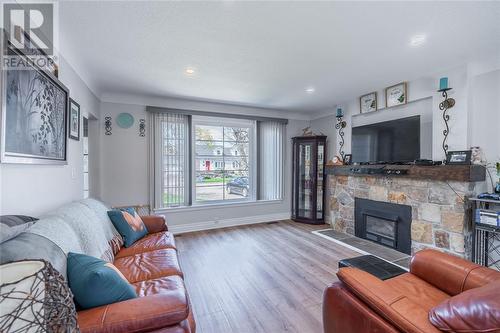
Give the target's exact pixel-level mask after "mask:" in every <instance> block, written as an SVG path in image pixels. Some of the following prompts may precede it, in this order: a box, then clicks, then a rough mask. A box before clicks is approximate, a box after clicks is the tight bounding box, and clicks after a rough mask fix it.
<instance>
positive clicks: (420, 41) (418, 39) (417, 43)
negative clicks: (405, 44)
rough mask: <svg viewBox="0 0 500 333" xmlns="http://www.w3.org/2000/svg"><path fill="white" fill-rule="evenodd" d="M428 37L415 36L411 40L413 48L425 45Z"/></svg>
mask: <svg viewBox="0 0 500 333" xmlns="http://www.w3.org/2000/svg"><path fill="white" fill-rule="evenodd" d="M425 39H426V36H425V35H415V36H413V37H412V38H411V39H410V45H411V46H420V45H422V44H423V43H425Z"/></svg>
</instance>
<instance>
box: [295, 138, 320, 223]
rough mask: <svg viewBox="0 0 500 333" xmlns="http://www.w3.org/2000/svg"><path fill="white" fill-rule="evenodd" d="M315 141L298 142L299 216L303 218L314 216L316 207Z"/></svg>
mask: <svg viewBox="0 0 500 333" xmlns="http://www.w3.org/2000/svg"><path fill="white" fill-rule="evenodd" d="M314 146H315V145H314V143H307V142H301V143H299V144H298V154H297V155H298V156H297V157H298V168H297V169H298V170H297V171H298V184H297V185H298V188H297V194H298V202H297V208H298V210H297V216H298V217H301V218H308V219H312V218H314V213H315V210H316V209H315V207H314V206H313V204H314V201H313V194H314V193H313V191H314V190H315V189H314V183H315V179H314V170H313V168H314V165H313V149H314Z"/></svg>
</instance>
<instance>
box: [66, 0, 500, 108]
mask: <svg viewBox="0 0 500 333" xmlns="http://www.w3.org/2000/svg"><path fill="white" fill-rule="evenodd" d="M59 8H60V45H61V50H60V52H61V53H62V55H63V57H65V58H66V59H67V60H68V61H69V62H70V63H71V64H72V65H73V67H75V69H76V70H77V71H78V73H79V74H80V75H81V76H82V78H83V79H84V80H85V81H86V82H87V84H88V85H89V86H90V87H91V89H93V90H94V92H96V93H97V94H98V95H101V96H102V95H103V94H115V93H116V94H134V95H140V96H152V97H177V98H187V99H197V100H208V101H219V102H227V103H232V104H240V105H251V106H255V107H264V108H274V109H281V110H289V111H307V112H320V111H321V110H325V109H327V108H331V107H332V106H333V105H335V104H336V103H339V102H343V101H346V100H347V99H350V98H354V97H357V96H359V95H360V94H362V93H365V92H369V91H372V90H376V89H380V88H382V87H384V86H387V85H390V84H393V83H397V82H399V81H402V80H412V79H415V78H419V77H422V76H425V75H426V74H429V73H432V72H436V71H438V70H442V69H446V68H452V67H454V66H458V65H462V64H464V63H466V62H468V61H472V60H475V59H477V58H480V57H485V56H490V55H493V54H495V53H497V54H499V57H500V24H499V22H500V2H477V1H475V2H238V1H224V2H130V1H118V2H63V3H60V7H59ZM416 34H425V35H426V36H427V42H426V43H425V44H423V45H422V46H420V47H411V46H410V45H409V42H410V39H411V37H412V36H414V35H416ZM187 67H193V68H195V69H196V72H195V75H193V76H192V77H189V76H187V75H186V74H185V72H184V70H185V69H186V68H187ZM307 87H314V88H315V92H314V93H312V94H308V93H306V92H305V89H306V88H307Z"/></svg>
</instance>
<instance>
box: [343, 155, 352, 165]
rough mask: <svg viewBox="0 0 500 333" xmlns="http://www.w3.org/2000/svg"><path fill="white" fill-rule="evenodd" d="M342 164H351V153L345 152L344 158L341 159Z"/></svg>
mask: <svg viewBox="0 0 500 333" xmlns="http://www.w3.org/2000/svg"><path fill="white" fill-rule="evenodd" d="M342 162H343V163H344V165H351V163H352V154H345V155H344V160H343V161H342Z"/></svg>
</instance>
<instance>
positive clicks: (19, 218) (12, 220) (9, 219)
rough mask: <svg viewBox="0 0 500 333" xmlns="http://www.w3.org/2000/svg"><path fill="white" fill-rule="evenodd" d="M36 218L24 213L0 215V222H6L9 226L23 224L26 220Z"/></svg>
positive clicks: (34, 219)
mask: <svg viewBox="0 0 500 333" xmlns="http://www.w3.org/2000/svg"><path fill="white" fill-rule="evenodd" d="M37 220H38V219H37V218H36V217H31V216H26V215H2V216H0V223H3V224H6V225H8V226H9V227H13V226H16V225H20V224H24V223H27V222H35V221H37Z"/></svg>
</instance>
